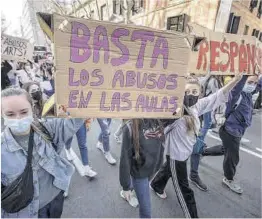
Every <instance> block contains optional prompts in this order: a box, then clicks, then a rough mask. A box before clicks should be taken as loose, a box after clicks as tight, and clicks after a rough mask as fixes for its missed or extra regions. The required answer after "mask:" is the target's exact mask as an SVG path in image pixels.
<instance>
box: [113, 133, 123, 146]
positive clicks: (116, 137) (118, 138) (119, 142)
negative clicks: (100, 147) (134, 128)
mask: <svg viewBox="0 0 262 219" xmlns="http://www.w3.org/2000/svg"><path fill="white" fill-rule="evenodd" d="M114 137H115V139H116V143H118V144H121V143H122V141H121V138H120V137H119V136H117V135H116V134H114Z"/></svg>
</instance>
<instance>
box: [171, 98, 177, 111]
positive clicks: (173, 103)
mask: <svg viewBox="0 0 262 219" xmlns="http://www.w3.org/2000/svg"><path fill="white" fill-rule="evenodd" d="M177 100H178V98H177V97H173V96H172V97H170V100H169V104H171V105H173V107H171V108H169V112H172V113H174V112H176V109H177Z"/></svg>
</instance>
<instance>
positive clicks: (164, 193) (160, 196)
mask: <svg viewBox="0 0 262 219" xmlns="http://www.w3.org/2000/svg"><path fill="white" fill-rule="evenodd" d="M149 187H150V189H151V190H152V191H154V192H155V193H156V195H157V196H158V197H159V198H162V199H166V198H167V195H166V192H165V191H164V192H163V194H160V193H157V192H156V191H155V190H154V189H153V187H152V186H151V184H149Z"/></svg>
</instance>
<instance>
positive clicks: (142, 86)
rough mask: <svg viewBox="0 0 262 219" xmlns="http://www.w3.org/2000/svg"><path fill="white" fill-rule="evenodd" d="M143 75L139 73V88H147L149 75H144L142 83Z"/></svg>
mask: <svg viewBox="0 0 262 219" xmlns="http://www.w3.org/2000/svg"><path fill="white" fill-rule="evenodd" d="M140 77H141V74H140V72H137V88H140V89H142V88H145V86H146V82H147V73H144V74H143V80H142V81H140Z"/></svg>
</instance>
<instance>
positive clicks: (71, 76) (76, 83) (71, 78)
mask: <svg viewBox="0 0 262 219" xmlns="http://www.w3.org/2000/svg"><path fill="white" fill-rule="evenodd" d="M74 75H75V70H74V69H73V68H69V83H68V85H69V86H72V87H78V86H79V85H80V81H79V80H78V81H74Z"/></svg>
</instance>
